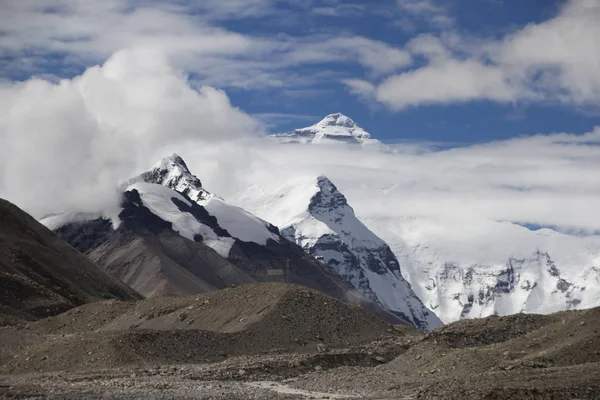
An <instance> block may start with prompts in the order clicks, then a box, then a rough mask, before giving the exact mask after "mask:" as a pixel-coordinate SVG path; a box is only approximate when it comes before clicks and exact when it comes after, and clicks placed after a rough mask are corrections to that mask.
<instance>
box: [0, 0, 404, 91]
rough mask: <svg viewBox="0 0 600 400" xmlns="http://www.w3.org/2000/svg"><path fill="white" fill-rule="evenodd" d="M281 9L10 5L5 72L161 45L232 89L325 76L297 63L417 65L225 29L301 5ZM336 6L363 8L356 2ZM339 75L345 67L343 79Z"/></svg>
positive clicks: (180, 62) (326, 42) (314, 40)
mask: <svg viewBox="0 0 600 400" xmlns="http://www.w3.org/2000/svg"><path fill="white" fill-rule="evenodd" d="M288 3H290V4H292V5H295V6H297V7H300V8H302V7H308V5H306V4H304V3H303V2H302V1H296V0H287V1H286V2H284V3H283V4H288ZM281 7H282V2H277V1H274V0H244V1H242V0H227V1H220V0H219V1H217V0H208V1H195V2H190V3H179V2H175V3H173V2H166V3H160V2H142V3H139V2H134V1H133V0H127V1H117V0H107V1H101V2H92V1H85V2H71V1H66V0H44V1H42V0H32V1H27V2H8V3H2V4H1V5H0V26H2V30H3V35H2V37H1V38H0V51H2V52H3V53H4V54H5V59H6V62H5V63H3V64H2V65H0V73H1V74H2V75H4V76H9V77H12V78H18V79H21V78H22V77H23V76H24V75H25V76H29V75H44V74H47V73H48V72H53V73H55V74H58V75H59V76H72V69H73V68H74V69H75V70H76V71H81V70H83V69H85V67H87V66H89V65H93V64H96V63H101V62H103V61H104V60H105V59H106V58H107V57H109V56H110V55H111V54H113V53H114V52H116V51H119V50H121V49H127V48H139V47H143V48H147V47H152V48H155V49H157V50H160V51H161V52H164V53H165V54H167V55H168V56H169V58H170V61H171V62H172V63H175V64H176V65H177V66H178V67H180V68H183V69H185V70H186V71H189V72H193V73H194V74H195V79H196V80H197V81H199V82H201V83H202V84H207V85H212V86H218V87H222V88H230V87H235V88H244V89H265V88H281V87H302V86H308V85H313V84H316V83H319V82H323V80H322V79H323V78H322V77H319V76H315V75H314V74H298V73H297V72H296V69H297V68H298V67H302V66H306V65H309V66H310V65H314V64H316V63H322V64H331V63H343V64H346V65H352V64H355V65H360V66H362V67H363V68H365V69H366V70H367V71H369V72H374V73H376V74H381V73H391V72H393V71H395V70H397V69H398V68H399V67H403V66H405V65H407V64H409V63H410V55H409V54H408V53H407V52H406V51H404V50H402V49H399V48H395V47H393V46H391V45H388V44H385V43H383V42H380V41H376V40H370V39H367V38H363V37H360V36H353V35H351V34H344V35H342V36H340V35H339V34H334V33H329V34H316V33H315V34H311V33H309V34H306V35H302V36H290V35H286V34H280V35H269V36H266V35H263V34H261V33H259V32H258V33H257V32H253V33H243V34H242V33H238V32H235V31H234V30H232V28H224V27H222V26H221V25H222V20H237V19H247V18H257V17H265V16H269V17H270V19H269V21H271V22H273V23H275V22H277V21H281V20H283V19H284V17H286V14H285V13H286V12H287V13H292V16H294V15H293V13H294V12H295V9H288V10H283V9H281ZM332 7H333V6H332ZM335 7H336V8H335V9H336V10H337V9H338V8H339V9H340V10H350V9H353V10H358V8H357V7H353V6H351V5H348V4H346V5H344V4H338V5H335ZM304 15H311V14H310V12H308V13H307V14H304ZM296 23H297V22H296ZM231 26H234V27H235V25H231ZM61 74H62V75H61ZM339 76H340V72H339V71H338V74H337V78H336V79H339Z"/></svg>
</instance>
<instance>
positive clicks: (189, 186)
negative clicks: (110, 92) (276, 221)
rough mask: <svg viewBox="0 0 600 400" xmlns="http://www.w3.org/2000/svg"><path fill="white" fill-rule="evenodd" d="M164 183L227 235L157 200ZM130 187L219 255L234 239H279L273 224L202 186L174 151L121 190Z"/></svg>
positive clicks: (224, 253) (264, 241)
mask: <svg viewBox="0 0 600 400" xmlns="http://www.w3.org/2000/svg"><path fill="white" fill-rule="evenodd" d="M153 184H155V185H160V186H158V187H157V186H155V185H153ZM165 187H166V188H170V189H173V190H175V191H177V192H178V193H180V194H182V195H184V196H187V197H188V198H189V199H191V200H193V201H194V202H196V203H197V204H198V205H200V206H202V207H203V208H204V209H206V211H208V214H209V215H211V216H213V217H215V218H216V220H217V221H218V224H219V226H220V227H221V228H223V229H224V230H225V231H227V232H228V235H227V236H224V237H223V236H219V235H218V234H217V233H215V232H214V231H212V230H211V229H210V228H208V227H207V226H202V225H195V224H194V222H193V221H189V220H186V219H185V217H184V216H182V214H181V212H178V211H177V210H173V209H172V206H171V205H170V204H167V205H165V204H160V203H158V204H157V201H160V199H164V198H168V193H165V192H164V191H165V190H168V189H165ZM131 189H137V190H138V192H140V194H141V197H142V200H143V201H144V203H145V205H147V206H148V207H149V208H150V209H151V210H152V211H153V212H154V213H155V214H156V215H158V216H160V217H161V218H163V219H164V220H165V221H169V222H171V223H172V224H173V229H174V230H176V231H178V232H180V233H181V232H184V233H182V235H183V236H185V237H187V238H188V239H191V240H193V237H194V235H195V234H199V235H202V237H203V241H204V243H205V244H207V245H208V246H209V247H212V248H213V249H214V250H216V251H217V252H218V253H219V254H220V255H221V256H223V257H226V258H227V257H229V251H230V249H231V246H232V245H233V241H234V239H238V240H240V241H242V242H252V243H256V244H258V245H261V246H265V245H266V244H267V241H269V240H274V241H276V242H279V240H280V237H279V234H278V231H277V228H276V227H275V226H273V225H271V224H270V223H268V222H266V221H264V220H262V219H260V218H257V217H256V216H254V215H252V214H250V213H249V212H247V211H245V210H243V209H242V208H240V207H235V206H232V205H230V204H228V203H226V202H225V201H224V200H223V199H221V198H220V197H218V196H215V195H214V194H212V193H210V192H209V191H207V190H206V189H204V188H203V187H202V183H201V182H200V179H198V178H197V177H196V176H195V175H193V174H192V173H191V172H190V170H189V169H188V167H187V165H186V163H185V161H183V159H182V158H181V157H180V156H178V155H177V154H173V155H171V156H169V157H165V158H163V159H161V160H160V161H159V162H158V163H156V164H155V165H154V166H153V167H152V168H151V169H150V170H149V171H147V172H144V173H142V174H140V175H139V176H137V177H135V178H133V179H131V180H129V181H128V182H127V184H126V188H125V190H131ZM157 192H162V193H157ZM157 194H158V195H157ZM161 194H162V195H161Z"/></svg>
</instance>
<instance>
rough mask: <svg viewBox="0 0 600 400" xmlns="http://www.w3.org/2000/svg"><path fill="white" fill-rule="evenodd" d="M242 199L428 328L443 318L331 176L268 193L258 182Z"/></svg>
mask: <svg viewBox="0 0 600 400" xmlns="http://www.w3.org/2000/svg"><path fill="white" fill-rule="evenodd" d="M238 201H239V202H241V203H242V204H248V205H249V206H250V205H251V207H252V211H253V212H256V213H257V214H258V215H261V216H263V217H265V218H268V219H269V220H270V221H272V222H273V223H275V224H277V226H278V227H279V228H280V229H281V232H282V234H283V235H284V236H285V237H287V238H288V239H289V240H291V241H294V242H295V243H297V244H298V245H299V246H300V247H302V248H303V249H304V251H306V252H307V253H308V254H310V255H312V256H314V257H316V258H318V259H320V260H322V261H323V262H324V263H326V264H327V265H328V266H329V267H330V268H331V269H332V270H333V271H335V272H336V273H337V274H339V275H341V276H342V277H344V278H345V279H346V280H348V281H349V282H351V283H352V285H354V287H356V288H357V289H358V290H360V291H361V292H362V293H364V294H365V295H366V296H368V297H370V298H371V299H373V300H374V301H376V302H377V303H379V304H380V305H381V306H382V307H384V308H386V309H388V310H390V311H391V312H393V313H395V314H396V315H398V316H401V317H402V318H404V319H407V320H409V321H411V322H412V323H413V324H414V325H416V326H418V327H421V328H424V329H433V328H435V327H437V326H439V325H440V324H441V322H440V320H439V319H438V318H437V317H436V315H435V314H434V313H432V312H431V311H429V310H428V309H427V307H425V306H424V305H423V303H422V302H421V300H420V299H419V298H418V297H417V296H416V294H415V293H414V292H413V290H412V288H411V286H410V284H408V282H407V281H406V280H405V279H404V278H403V276H402V273H401V269H400V268H401V265H400V264H399V262H398V260H397V259H396V257H395V256H394V254H393V253H392V251H391V250H390V248H389V246H388V245H387V244H386V243H385V242H384V241H383V240H381V239H380V238H379V237H377V236H376V235H375V234H374V233H373V232H371V231H370V230H369V229H368V228H367V227H366V226H365V225H364V224H363V223H362V222H361V221H359V220H358V219H357V218H356V216H355V215H354V210H353V209H352V207H351V206H350V205H349V204H348V202H347V200H346V198H345V197H344V195H343V194H342V193H340V192H339V190H338V189H337V188H336V187H335V185H334V184H333V183H332V182H331V181H330V180H329V179H327V178H326V177H324V176H321V177H318V178H316V179H313V178H310V177H309V178H305V179H304V178H303V179H297V180H290V181H288V182H287V183H286V184H285V185H284V186H282V187H280V188H279V189H278V190H275V191H270V192H268V194H266V193H265V192H264V191H263V190H262V188H261V187H259V186H254V187H251V188H249V189H248V191H246V193H245V196H244V197H242V198H239V199H238Z"/></svg>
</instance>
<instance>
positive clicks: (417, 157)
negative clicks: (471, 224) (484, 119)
mask: <svg viewBox="0 0 600 400" xmlns="http://www.w3.org/2000/svg"><path fill="white" fill-rule="evenodd" d="M167 60H168V58H167V57H165V56H164V55H163V54H162V53H160V52H156V51H153V50H141V49H138V50H128V51H120V52H117V53H116V54H114V55H113V56H112V57H111V58H110V59H109V60H108V61H107V62H106V63H105V64H104V65H102V66H94V67H91V68H89V69H87V70H86V71H85V72H84V73H83V74H82V75H80V76H77V77H75V78H73V79H71V80H63V81H60V82H58V83H51V82H48V81H44V80H41V79H31V80H28V81H25V82H22V83H11V84H4V85H3V86H1V87H0V170H1V171H2V172H1V174H0V196H1V197H5V198H8V199H9V200H11V201H14V202H15V203H17V204H18V205H20V206H22V207H24V208H25V209H27V210H28V211H30V212H32V213H33V214H34V215H35V216H37V217H41V216H43V215H46V214H48V213H55V212H64V211H67V210H68V211H83V212H94V211H97V210H99V209H104V208H106V207H108V206H111V205H112V206H113V207H116V206H117V205H118V200H119V198H118V196H117V194H116V193H115V191H114V187H115V184H116V183H117V182H119V181H121V180H123V179H127V178H129V177H130V176H132V175H134V174H136V173H137V172H140V171H141V170H144V169H146V168H148V167H150V166H151V165H152V164H154V162H155V161H157V160H158V159H159V158H161V157H162V156H165V155H168V154H170V153H172V152H177V153H179V154H181V155H182V156H183V157H184V159H186V161H187V162H188V164H189V165H190V167H191V168H192V170H193V171H194V172H195V173H196V174H197V175H198V176H199V177H200V179H201V180H202V181H203V183H204V184H205V186H206V187H207V189H209V190H212V191H214V192H216V193H217V194H219V195H221V196H223V197H225V198H228V199H231V200H233V201H236V199H238V198H240V193H241V192H243V191H244V190H245V189H246V188H247V187H248V186H250V185H254V186H259V187H263V188H264V190H271V189H273V188H274V187H277V185H280V184H282V183H285V182H288V181H289V180H290V179H292V178H293V177H296V176H317V175H319V174H324V175H327V176H328V177H330V178H331V179H332V180H333V181H334V182H335V183H336V184H337V185H338V186H339V187H340V189H341V190H342V191H343V192H344V193H345V194H346V195H347V196H348V198H349V201H350V202H351V204H352V205H353V206H354V207H355V209H356V211H357V213H358V215H359V216H360V215H367V214H368V216H370V217H377V216H385V215H396V216H435V217H443V218H450V219H452V218H453V219H455V220H460V221H462V222H464V221H466V220H468V219H470V218H471V219H486V220H495V221H517V222H521V223H531V224H537V225H551V226H561V227H565V229H567V228H568V229H578V230H583V231H587V232H591V231H595V230H598V229H599V228H600V215H599V214H598V213H597V212H596V209H597V204H599V203H600V175H599V174H598V173H597V171H598V170H600V128H596V129H595V130H594V131H592V132H589V133H588V134H585V135H573V134H569V133H556V134H553V135H545V136H543V135H538V136H530V137H522V138H516V139H511V140H506V141H500V142H493V143H487V144H479V145H472V146H466V147H456V148H451V149H447V150H442V151H438V150H435V149H432V148H430V147H428V146H426V145H424V146H423V147H419V146H416V145H415V144H410V145H395V146H393V147H392V149H393V150H394V151H393V152H391V151H386V152H382V151H380V150H379V149H368V148H366V149H365V148H363V149H361V148H357V147H352V146H296V145H275V144H273V143H272V142H271V141H268V140H265V139H264V138H262V136H261V132H262V131H261V124H260V123H259V122H257V121H258V120H257V119H255V118H253V117H251V116H249V115H247V114H245V113H244V112H243V111H240V110H239V109H237V108H235V107H234V106H233V105H232V104H231V103H230V101H229V99H228V97H227V95H226V94H225V93H224V92H222V91H219V90H216V89H214V88H212V87H200V88H197V87H195V86H193V85H192V84H191V83H190V82H189V81H188V80H187V78H186V76H185V75H184V74H183V73H182V72H181V71H179V70H178V69H176V68H173V67H171V66H170V65H169V64H168V62H167ZM280 117H282V118H285V116H280ZM300 122H302V123H301V124H300ZM359 122H360V121H359ZM307 124H308V122H305V121H299V125H307ZM373 133H374V134H376V133H375V132H373ZM241 205H242V206H243V204H241Z"/></svg>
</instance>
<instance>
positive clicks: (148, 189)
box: [41, 154, 410, 323]
mask: <svg viewBox="0 0 600 400" xmlns="http://www.w3.org/2000/svg"><path fill="white" fill-rule="evenodd" d="M121 189H122V190H123V201H122V205H121V210H120V212H119V213H118V216H116V217H113V219H112V221H111V220H109V219H107V218H106V216H105V215H82V214H75V215H59V216H53V217H51V218H49V219H46V220H42V221H41V222H42V223H44V224H45V225H46V226H48V227H49V228H51V229H53V230H55V232H56V233H57V234H58V235H59V236H61V237H62V238H63V239H64V240H66V241H67V242H69V243H70V244H71V245H72V246H74V247H76V248H77V249H78V250H80V251H81V252H83V253H85V254H86V255H87V256H88V257H89V258H90V259H91V260H92V261H94V262H95V263H96V264H97V265H98V266H100V267H101V268H103V269H104V270H105V271H107V272H109V273H110V274H111V275H112V276H114V277H117V278H119V279H121V280H122V281H123V282H125V283H127V284H128V285H129V286H131V287H133V288H135V289H136V290H138V291H139V292H140V293H142V294H143V295H146V296H154V295H159V294H162V293H166V292H169V293H180V294H196V293H203V292H207V291H211V290H215V289H219V288H225V287H227V286H229V285H231V284H241V283H249V282H255V281H269V280H273V279H276V280H284V281H286V282H288V283H294V284H299V285H303V286H307V287H310V288H313V289H316V290H319V291H321V292H323V293H326V294H328V295H330V296H333V297H336V298H338V299H342V300H346V301H349V302H352V303H355V304H361V305H362V306H364V307H365V308H366V309H368V310H370V311H371V312H373V313H374V314H376V315H379V316H381V317H382V318H384V319H386V320H387V321H389V322H392V323H407V322H410V321H409V320H403V319H401V318H399V317H398V316H397V315H394V314H392V313H390V312H389V311H387V310H385V309H384V308H382V307H381V306H380V305H378V303H376V302H374V301H373V300H371V299H369V298H368V297H366V296H364V295H362V294H361V293H360V292H358V291H357V290H356V289H355V288H354V287H353V286H352V285H351V284H350V283H349V282H347V281H346V280H344V279H343V278H342V277H341V276H339V275H337V274H334V273H331V272H330V271H329V270H328V268H327V267H325V266H324V265H323V264H322V263H321V262H319V261H317V260H316V259H315V258H313V257H311V256H310V255H308V254H306V253H305V252H304V251H303V250H302V249H301V248H300V247H299V246H297V245H296V244H294V243H292V242H290V241H289V240H287V239H286V238H284V237H283V236H282V235H281V234H280V232H279V230H278V229H277V228H276V227H275V226H274V225H271V224H269V223H268V222H265V221H264V220H262V219H260V218H258V217H256V216H254V215H252V214H250V213H248V212H246V211H245V210H243V209H241V208H239V207H235V206H232V205H230V204H228V203H227V202H225V201H224V200H223V199H221V198H219V197H217V196H215V195H213V194H211V193H210V192H208V191H207V190H205V189H204V188H203V187H202V185H201V183H200V180H199V179H198V178H197V177H196V176H194V175H193V174H192V173H191V172H190V171H189V169H188V168H187V166H186V164H185V162H184V161H183V160H182V159H181V157H179V156H177V155H176V154H174V155H172V156H170V157H166V158H165V159H162V160H161V161H160V162H158V163H157V164H156V165H155V166H154V167H153V168H152V169H150V170H149V171H147V172H144V173H142V174H141V175H139V176H137V177H135V178H132V179H130V180H129V181H127V182H125V183H123V184H122V185H121ZM190 196H191V197H190ZM192 198H193V199H194V200H192ZM274 272H275V274H273V273H274ZM273 276H275V278H273Z"/></svg>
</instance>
